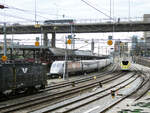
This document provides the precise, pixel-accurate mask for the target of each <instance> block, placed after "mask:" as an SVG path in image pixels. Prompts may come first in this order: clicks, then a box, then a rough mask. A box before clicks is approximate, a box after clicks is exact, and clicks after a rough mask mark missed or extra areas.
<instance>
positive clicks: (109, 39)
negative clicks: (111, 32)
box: [107, 36, 113, 46]
mask: <svg viewBox="0 0 150 113" xmlns="http://www.w3.org/2000/svg"><path fill="white" fill-rule="evenodd" d="M107 44H108V45H109V46H111V45H112V44H113V41H112V36H108V41H107Z"/></svg>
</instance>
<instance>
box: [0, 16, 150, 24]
mask: <svg viewBox="0 0 150 113" xmlns="http://www.w3.org/2000/svg"><path fill="white" fill-rule="evenodd" d="M144 19H145V18H143V17H133V18H114V19H111V20H110V19H108V18H99V19H98V18H97V19H73V20H74V22H73V23H51V24H50V25H58V24H94V23H106V24H110V23H139V22H144V21H143V20H144ZM59 20H61V19H59ZM62 20H63V19H62ZM146 20H150V17H148V18H146ZM145 22H148V21H145ZM3 23H4V22H0V26H3ZM6 23H7V26H19V25H35V21H28V22H27V21H18V22H9V21H8V22H6ZM38 24H40V25H43V24H44V21H43V20H42V21H38Z"/></svg>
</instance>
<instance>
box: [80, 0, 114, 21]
mask: <svg viewBox="0 0 150 113" xmlns="http://www.w3.org/2000/svg"><path fill="white" fill-rule="evenodd" d="M81 1H82V2H84V3H85V4H87V5H88V6H90V7H92V8H93V9H95V10H96V11H98V12H100V13H101V14H103V15H105V16H106V17H109V18H112V17H111V16H109V15H107V14H106V13H104V12H102V11H101V10H99V9H97V8H96V7H94V6H92V5H90V4H89V3H88V2H86V1H84V0H81Z"/></svg>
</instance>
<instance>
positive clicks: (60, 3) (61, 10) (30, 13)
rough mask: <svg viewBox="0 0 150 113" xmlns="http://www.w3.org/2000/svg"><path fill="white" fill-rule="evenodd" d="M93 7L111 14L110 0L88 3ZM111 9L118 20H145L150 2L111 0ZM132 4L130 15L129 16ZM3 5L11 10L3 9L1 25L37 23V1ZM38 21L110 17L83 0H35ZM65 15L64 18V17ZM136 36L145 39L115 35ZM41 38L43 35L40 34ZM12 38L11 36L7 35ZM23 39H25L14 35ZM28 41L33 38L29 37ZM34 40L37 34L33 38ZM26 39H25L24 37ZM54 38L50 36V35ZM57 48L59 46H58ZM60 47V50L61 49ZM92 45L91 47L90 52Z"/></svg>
mask: <svg viewBox="0 0 150 113" xmlns="http://www.w3.org/2000/svg"><path fill="white" fill-rule="evenodd" d="M85 1H86V2H88V3H89V4H90V5H92V6H94V7H95V8H97V9H98V10H100V11H101V12H103V13H105V14H106V15H110V0H85ZM111 2H112V6H111V7H112V8H111V12H112V14H111V15H114V17H116V18H128V17H129V14H130V17H132V18H135V17H143V14H149V13H150V10H149V9H150V0H111ZM129 3H130V13H129ZM0 4H4V5H5V6H7V7H9V8H8V9H3V10H0V22H3V21H6V22H14V23H17V22H21V21H25V22H30V21H35V0H0ZM36 12H37V13H36V15H37V16H36V18H37V21H44V20H47V19H63V18H71V19H102V18H106V19H108V17H107V16H105V15H104V14H102V13H100V12H99V11H96V10H95V9H93V8H91V7H90V6H88V5H87V4H85V3H84V2H83V1H81V0H36ZM63 15H64V17H63ZM111 34H112V33H99V34H98V33H97V34H88V35H87V34H77V35H76V37H77V38H84V39H87V38H88V39H92V38H96V39H97V38H103V39H104V38H105V39H107V37H108V35H111ZM133 35H138V36H139V37H142V36H143V33H141V32H138V33H114V39H122V38H123V39H125V38H127V39H129V38H130V37H131V36H133ZM38 36H39V37H40V36H41V34H40V35H38ZM8 37H9V38H11V37H12V36H10V35H9V36H8ZM15 37H16V38H20V37H22V36H20V35H18V36H15ZM26 37H27V39H28V38H31V35H28V36H27V35H26ZM32 37H33V39H35V37H36V36H35V35H34V36H32ZM62 37H63V38H64V37H65V34H62V35H57V39H61V38H62ZM22 38H23V37H22ZM49 38H51V35H50V36H49ZM57 46H60V45H58V44H57ZM61 46H64V45H61ZM61 46H60V47H61ZM89 48H90V46H89V47H88V49H89Z"/></svg>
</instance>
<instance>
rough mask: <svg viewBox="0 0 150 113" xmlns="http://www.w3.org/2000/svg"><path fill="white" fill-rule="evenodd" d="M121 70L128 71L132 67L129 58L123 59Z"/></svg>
mask: <svg viewBox="0 0 150 113" xmlns="http://www.w3.org/2000/svg"><path fill="white" fill-rule="evenodd" d="M120 65H121V70H122V71H127V70H129V67H130V65H131V64H130V61H128V60H122V61H121V64H120Z"/></svg>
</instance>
